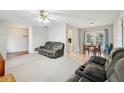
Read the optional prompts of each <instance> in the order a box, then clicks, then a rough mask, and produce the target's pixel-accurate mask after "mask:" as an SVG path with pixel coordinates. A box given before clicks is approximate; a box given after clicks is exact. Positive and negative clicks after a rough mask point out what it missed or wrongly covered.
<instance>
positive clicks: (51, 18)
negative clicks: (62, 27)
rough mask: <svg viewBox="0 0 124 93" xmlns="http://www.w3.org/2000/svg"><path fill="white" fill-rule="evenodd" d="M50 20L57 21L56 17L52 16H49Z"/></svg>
mask: <svg viewBox="0 0 124 93" xmlns="http://www.w3.org/2000/svg"><path fill="white" fill-rule="evenodd" d="M48 19H50V20H55V21H56V20H57V19H56V18H55V17H52V16H48Z"/></svg>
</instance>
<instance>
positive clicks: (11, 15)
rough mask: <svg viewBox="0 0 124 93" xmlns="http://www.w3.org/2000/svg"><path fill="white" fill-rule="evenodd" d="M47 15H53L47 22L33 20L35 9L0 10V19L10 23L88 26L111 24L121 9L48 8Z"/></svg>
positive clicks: (35, 14)
mask: <svg viewBox="0 0 124 93" xmlns="http://www.w3.org/2000/svg"><path fill="white" fill-rule="evenodd" d="M48 12H49V15H50V16H52V17H54V18H55V20H53V19H51V20H50V23H49V24H43V23H39V22H38V21H34V19H35V18H36V17H38V16H39V15H38V11H36V10H0V20H2V21H6V22H7V23H8V24H10V25H26V26H27V25H36V26H41V27H43V26H45V25H48V26H49V27H51V26H54V25H57V24H60V23H65V22H66V23H69V24H71V25H73V26H76V27H79V28H83V27H90V25H89V23H90V22H94V26H101V25H107V24H113V23H114V22H115V21H116V20H117V18H118V17H119V15H120V14H121V12H122V11H119V10H48Z"/></svg>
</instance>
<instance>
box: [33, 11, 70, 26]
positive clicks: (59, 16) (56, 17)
mask: <svg viewBox="0 0 124 93" xmlns="http://www.w3.org/2000/svg"><path fill="white" fill-rule="evenodd" d="M37 14H38V16H37V17H36V18H35V19H34V21H38V22H40V23H44V24H45V23H51V21H56V22H57V21H60V20H64V19H65V17H66V16H68V14H67V13H65V12H62V11H54V10H53V11H52V10H48V11H46V10H39V11H37Z"/></svg>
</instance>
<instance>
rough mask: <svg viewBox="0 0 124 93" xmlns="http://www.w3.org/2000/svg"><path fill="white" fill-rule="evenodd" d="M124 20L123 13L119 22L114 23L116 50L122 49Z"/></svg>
mask: <svg viewBox="0 0 124 93" xmlns="http://www.w3.org/2000/svg"><path fill="white" fill-rule="evenodd" d="M122 20H123V21H124V13H122V14H121V15H120V16H119V18H118V20H117V21H116V22H115V23H114V26H113V30H114V33H113V36H114V48H116V47H122V27H121V25H122ZM123 27H124V25H123ZM123 36H124V35H123ZM123 41H124V40H123Z"/></svg>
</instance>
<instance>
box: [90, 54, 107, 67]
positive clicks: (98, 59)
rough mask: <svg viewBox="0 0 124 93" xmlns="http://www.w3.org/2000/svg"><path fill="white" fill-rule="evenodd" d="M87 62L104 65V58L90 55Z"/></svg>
mask: <svg viewBox="0 0 124 93" xmlns="http://www.w3.org/2000/svg"><path fill="white" fill-rule="evenodd" d="M89 62H91V63H92V62H94V63H96V64H100V65H103V66H104V65H105V62H106V59H105V58H103V57H100V56H91V57H90V59H89Z"/></svg>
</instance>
